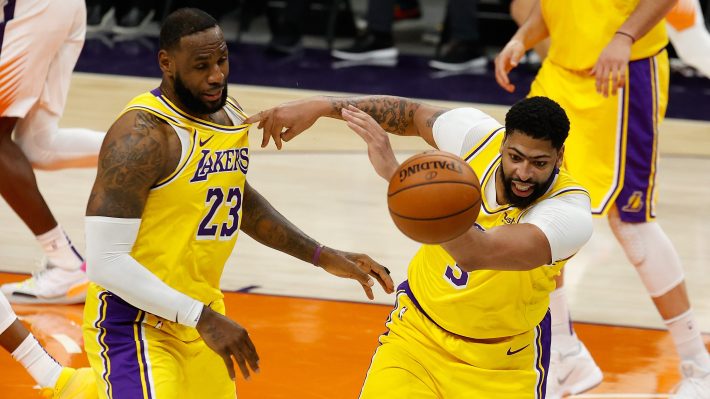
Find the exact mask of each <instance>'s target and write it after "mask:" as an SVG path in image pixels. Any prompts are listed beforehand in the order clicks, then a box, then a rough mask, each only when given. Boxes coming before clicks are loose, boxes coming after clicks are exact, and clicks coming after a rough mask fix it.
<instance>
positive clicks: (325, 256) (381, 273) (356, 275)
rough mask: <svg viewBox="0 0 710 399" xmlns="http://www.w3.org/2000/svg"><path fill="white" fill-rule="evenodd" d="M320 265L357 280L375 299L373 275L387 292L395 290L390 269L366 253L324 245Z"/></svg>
mask: <svg viewBox="0 0 710 399" xmlns="http://www.w3.org/2000/svg"><path fill="white" fill-rule="evenodd" d="M319 266H320V267H322V268H323V270H325V271H327V272H328V273H330V274H332V275H334V276H338V277H344V278H351V279H353V280H357V281H358V282H359V283H360V285H362V289H363V290H365V294H366V295H367V297H368V298H370V299H375V295H374V294H373V293H372V286H374V285H375V283H374V281H373V280H372V277H374V278H375V279H377V281H378V282H379V283H380V285H381V286H382V289H383V290H384V291H385V292H386V293H388V294H391V293H392V292H394V283H393V282H392V277H390V274H389V270H387V268H386V267H384V266H382V265H380V264H379V263H377V262H375V261H374V260H372V258H370V257H369V256H367V255H365V254H358V253H352V252H345V251H339V250H337V249H333V248H328V247H324V248H323V252H321V255H320V262H319Z"/></svg>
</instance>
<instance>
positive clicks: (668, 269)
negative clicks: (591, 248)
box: [609, 212, 685, 298]
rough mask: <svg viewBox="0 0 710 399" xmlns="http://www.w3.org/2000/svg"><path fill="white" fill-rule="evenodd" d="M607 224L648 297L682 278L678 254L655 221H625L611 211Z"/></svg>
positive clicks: (665, 290) (658, 295) (655, 294)
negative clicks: (631, 264)
mask: <svg viewBox="0 0 710 399" xmlns="http://www.w3.org/2000/svg"><path fill="white" fill-rule="evenodd" d="M609 225H610V226H611V229H612V231H613V232H614V235H615V236H616V237H617V239H618V240H619V243H620V244H621V246H622V247H623V248H624V251H625V252H626V256H627V257H628V258H629V261H630V262H631V263H633V265H634V266H635V267H636V271H637V272H638V274H639V277H641V281H642V282H643V284H644V285H645V286H646V290H647V291H648V293H649V295H650V296H651V297H653V298H657V297H660V296H663V295H664V294H666V293H668V292H669V291H671V290H672V289H673V288H675V287H677V286H678V284H680V283H681V282H683V280H684V278H685V276H684V273H683V268H682V266H681V262H680V258H679V257H678V254H677V253H676V251H675V248H674V247H673V244H672V243H671V241H670V239H668V236H666V234H665V233H664V232H663V230H662V229H661V227H660V226H659V225H658V223H655V222H647V223H626V222H623V221H621V219H619V217H618V213H616V212H611V213H610V214H609Z"/></svg>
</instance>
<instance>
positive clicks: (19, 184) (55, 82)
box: [0, 0, 103, 303]
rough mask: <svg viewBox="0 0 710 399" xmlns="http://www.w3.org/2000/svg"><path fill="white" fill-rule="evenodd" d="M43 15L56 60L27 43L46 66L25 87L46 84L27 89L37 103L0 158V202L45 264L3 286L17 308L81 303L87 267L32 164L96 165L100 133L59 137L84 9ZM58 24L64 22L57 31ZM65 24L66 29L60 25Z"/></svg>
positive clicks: (58, 6)
mask: <svg viewBox="0 0 710 399" xmlns="http://www.w3.org/2000/svg"><path fill="white" fill-rule="evenodd" d="M48 8H50V10H47V11H46V12H45V14H46V15H47V16H46V18H45V19H47V21H45V22H46V23H47V24H53V25H51V31H52V32H53V33H56V35H60V34H63V35H65V36H66V37H65V38H64V39H61V38H60V39H61V40H59V41H58V42H57V43H55V42H54V41H53V42H52V45H53V46H54V47H52V48H47V51H48V53H50V54H51V53H54V54H55V56H54V57H53V58H50V61H47V60H45V59H46V58H47V57H46V54H38V53H39V52H38V51H37V50H36V48H33V44H34V45H35V46H39V45H38V44H37V43H35V42H36V41H37V40H44V39H43V38H42V37H35V36H33V35H29V36H28V37H29V39H27V41H28V43H26V44H25V46H26V47H27V51H29V53H28V54H29V55H28V57H30V60H29V63H30V64H32V63H33V62H34V61H38V62H39V60H40V59H42V60H43V61H41V62H48V63H49V65H46V64H45V67H44V68H43V67H41V65H40V64H38V65H37V69H36V70H34V69H32V70H27V71H26V74H28V76H27V77H26V78H27V79H26V80H30V81H31V80H34V79H42V80H44V81H45V82H46V83H45V84H44V85H43V86H40V87H39V88H40V92H37V88H36V87H28V88H26V90H24V91H25V92H26V94H25V96H26V98H35V99H37V100H36V101H35V102H34V105H33V106H32V107H31V108H30V109H29V110H24V109H23V110H18V112H19V113H20V114H24V116H23V117H22V118H20V119H19V120H18V121H17V124H16V126H15V129H14V130H15V132H14V143H10V142H7V139H8V138H7V137H3V143H2V146H3V147H4V148H5V152H0V158H3V159H4V162H5V163H4V164H3V165H2V166H0V168H1V170H2V171H3V172H5V171H6V173H3V175H4V176H8V177H9V178H8V179H3V180H7V181H6V182H3V185H5V187H3V188H2V195H3V197H4V198H5V199H6V200H7V201H8V203H9V204H10V206H11V207H12V208H13V209H14V210H15V212H16V213H17V214H18V215H19V216H20V218H21V219H22V220H23V221H24V222H25V224H27V226H28V227H29V228H30V230H32V232H33V233H34V234H35V236H36V237H37V240H38V242H39V244H40V246H41V247H42V249H43V250H44V252H45V261H46V263H45V267H44V269H43V270H42V271H41V272H40V273H39V274H37V275H36V276H34V277H32V278H30V279H28V280H25V281H23V282H21V283H13V284H5V285H3V286H2V292H3V293H4V294H5V295H6V296H7V297H8V298H9V299H10V301H11V302H15V303H81V302H83V301H84V297H85V285H86V281H87V279H86V275H85V273H84V270H83V267H82V266H83V264H84V260H83V258H82V257H81V255H79V252H78V251H77V250H76V248H74V246H73V245H72V244H71V241H70V240H69V238H68V237H67V236H66V234H65V233H64V231H63V230H62V228H61V226H59V225H58V224H57V221H56V220H55V219H54V217H53V216H52V213H51V211H50V210H49V207H48V206H47V203H46V202H45V201H44V198H43V197H42V195H41V194H40V192H39V189H38V187H37V182H36V180H35V177H34V172H33V171H32V164H35V165H40V166H43V167H45V168H56V167H62V166H64V167H65V166H81V164H82V163H84V164H85V165H89V164H91V163H94V164H95V159H96V156H97V154H98V150H99V147H100V144H101V139H100V138H101V137H103V134H99V133H93V132H89V131H83V130H81V129H79V130H77V131H76V132H74V131H64V129H59V130H58V121H59V118H60V117H61V113H62V111H63V109H64V105H65V103H66V97H67V91H68V88H69V85H70V80H71V73H72V70H73V68H74V65H75V63H76V59H77V58H78V55H79V52H80V51H81V46H82V45H83V35H84V32H85V24H86V20H85V17H86V10H85V5H84V3H83V2H82V1H77V0H71V1H67V2H56V1H55V2H50V5H49V7H48ZM57 21H61V22H60V25H57V24H58V23H59V22H57ZM67 21H68V22H67ZM18 23H20V25H19V26H20V27H19V28H18V29H19V30H23V29H24V30H27V29H31V27H29V28H28V27H26V26H24V25H22V24H21V23H22V21H18ZM67 23H69V24H70V26H64V25H61V24H65V25H66V24H67ZM13 40H14V38H13ZM18 40H19V39H18ZM33 41H34V42H33ZM38 48H42V47H38ZM50 50H51V51H50ZM38 96H39V97H40V98H38ZM6 130H7V129H6ZM3 136H4V135H3ZM10 141H11V140H10ZM0 151H2V150H0ZM62 154H64V155H62ZM73 160H76V161H77V163H73Z"/></svg>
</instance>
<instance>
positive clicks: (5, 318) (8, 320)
mask: <svg viewBox="0 0 710 399" xmlns="http://www.w3.org/2000/svg"><path fill="white" fill-rule="evenodd" d="M16 319H17V315H15V312H14V311H13V310H12V306H10V302H8V300H7V298H5V295H3V294H2V293H1V292H0V334H2V333H3V332H4V331H5V330H7V328H8V327H10V325H11V324H12V323H14V322H15V320H16Z"/></svg>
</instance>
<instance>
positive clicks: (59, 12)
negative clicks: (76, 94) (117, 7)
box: [0, 0, 86, 138]
mask: <svg viewBox="0 0 710 399" xmlns="http://www.w3.org/2000/svg"><path fill="white" fill-rule="evenodd" d="M0 21H2V23H0V30H1V31H0V116H2V117H17V118H21V119H22V120H21V121H18V124H17V127H16V130H15V135H16V138H17V136H18V135H23V134H31V133H30V130H32V129H33V128H37V127H38V126H36V125H37V124H41V125H52V124H53V125H54V126H53V128H49V129H48V128H47V127H44V129H39V130H44V131H53V130H55V129H56V126H57V124H58V122H59V118H60V117H61V115H62V112H63V111H64V106H65V105H66V100H67V94H68V92H69V85H70V81H71V74H72V71H73V70H74V66H75V65H76V61H77V59H78V58H79V53H80V52H81V48H82V46H83V45H84V36H85V34H86V4H85V3H84V0H0ZM34 115H36V118H37V119H40V120H41V122H39V121H38V122H36V123H33V121H32V119H33V116H34ZM25 132H26V133H25Z"/></svg>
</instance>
